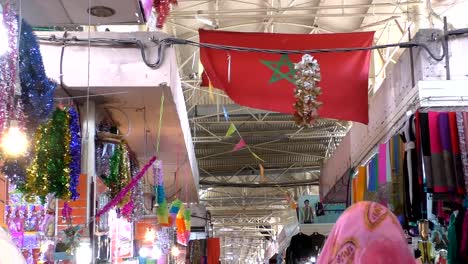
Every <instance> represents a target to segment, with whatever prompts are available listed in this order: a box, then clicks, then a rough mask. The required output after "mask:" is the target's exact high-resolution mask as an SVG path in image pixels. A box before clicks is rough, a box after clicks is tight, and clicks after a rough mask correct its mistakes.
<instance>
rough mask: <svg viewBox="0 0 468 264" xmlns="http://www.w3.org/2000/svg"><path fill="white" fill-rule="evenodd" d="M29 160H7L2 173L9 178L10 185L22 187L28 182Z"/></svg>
mask: <svg viewBox="0 0 468 264" xmlns="http://www.w3.org/2000/svg"><path fill="white" fill-rule="evenodd" d="M27 164H28V160H27V159H6V160H5V163H4V164H3V167H2V172H3V174H4V175H6V176H7V177H8V180H9V182H10V184H13V185H16V186H22V185H24V183H25V180H26V167H27Z"/></svg>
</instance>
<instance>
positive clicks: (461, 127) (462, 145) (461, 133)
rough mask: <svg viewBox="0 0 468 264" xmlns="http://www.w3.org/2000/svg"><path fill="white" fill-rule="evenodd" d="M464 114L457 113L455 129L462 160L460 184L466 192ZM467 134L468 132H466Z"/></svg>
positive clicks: (467, 157)
mask: <svg viewBox="0 0 468 264" xmlns="http://www.w3.org/2000/svg"><path fill="white" fill-rule="evenodd" d="M464 123H465V121H464V113H461V112H457V129H458V143H459V147H460V156H461V160H462V169H463V178H462V179H461V181H462V182H461V183H459V184H463V186H464V187H465V190H464V192H465V193H466V192H467V187H468V149H467V144H466V138H465V126H464ZM467 132H468V131H467Z"/></svg>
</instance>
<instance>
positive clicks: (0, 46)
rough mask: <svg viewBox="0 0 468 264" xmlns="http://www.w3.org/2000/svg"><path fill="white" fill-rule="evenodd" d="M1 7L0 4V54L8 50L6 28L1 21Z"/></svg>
mask: <svg viewBox="0 0 468 264" xmlns="http://www.w3.org/2000/svg"><path fill="white" fill-rule="evenodd" d="M1 14H3V8H2V6H1V5H0V56H3V55H4V54H5V53H6V52H7V51H8V30H7V29H6V27H5V24H4V23H3V16H2V15H1Z"/></svg>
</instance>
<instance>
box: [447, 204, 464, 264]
mask: <svg viewBox="0 0 468 264" xmlns="http://www.w3.org/2000/svg"><path fill="white" fill-rule="evenodd" d="M456 223H457V214H456V213H453V214H452V215H451V216H450V224H449V226H448V229H447V233H448V240H449V245H448V256H447V259H448V261H449V263H450V264H461V263H463V262H462V261H460V257H459V251H458V245H459V243H458V239H457V234H460V233H457V224H456Z"/></svg>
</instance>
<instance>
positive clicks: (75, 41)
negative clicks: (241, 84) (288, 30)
mask: <svg viewBox="0 0 468 264" xmlns="http://www.w3.org/2000/svg"><path fill="white" fill-rule="evenodd" d="M463 34H468V28H463V29H456V30H451V31H447V32H446V36H449V37H450V36H458V35H463ZM444 37H445V35H441V36H437V38H435V39H434V40H433V42H435V41H441V42H444ZM38 39H39V41H41V42H43V43H44V42H46V43H53V44H54V43H55V44H58V45H88V46H120V47H129V46H134V47H137V48H139V49H140V52H141V57H142V59H143V62H144V63H145V64H146V65H147V66H148V67H150V68H152V69H158V68H159V67H160V66H161V65H162V62H163V60H164V51H165V49H166V48H167V47H169V46H172V45H186V46H194V47H199V48H209V49H218V50H228V51H239V52H255V53H268V54H316V53H333V52H354V51H366V50H375V49H385V48H391V47H400V48H417V47H419V48H422V49H424V50H425V51H426V52H427V53H428V54H429V56H431V58H432V59H434V60H436V61H442V60H443V59H444V58H445V56H446V54H445V52H443V53H442V54H441V55H436V54H435V53H434V52H433V51H432V50H431V49H430V48H429V46H428V43H422V42H417V41H408V42H401V43H391V44H385V45H375V46H369V47H359V48H333V49H311V50H282V49H259V48H251V47H238V46H229V45H219V44H210V43H200V42H196V41H191V40H187V39H179V38H162V39H156V38H151V39H150V41H151V42H152V43H154V44H156V45H157V46H158V52H157V53H158V55H157V58H156V61H155V62H150V61H149V59H148V56H147V54H146V46H145V44H144V43H143V41H141V40H138V39H112V38H88V39H83V38H78V37H71V38H68V37H57V36H55V35H51V36H48V37H44V36H40V37H38ZM442 45H445V44H444V43H442Z"/></svg>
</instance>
